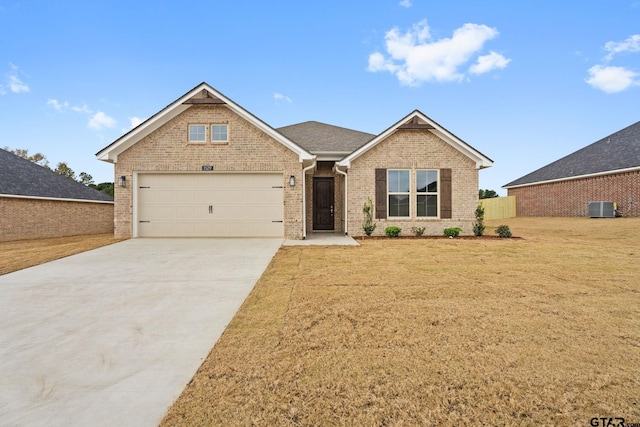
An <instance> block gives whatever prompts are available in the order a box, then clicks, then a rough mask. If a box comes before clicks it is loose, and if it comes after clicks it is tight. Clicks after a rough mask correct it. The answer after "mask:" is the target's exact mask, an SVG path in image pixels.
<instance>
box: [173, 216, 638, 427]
mask: <svg viewBox="0 0 640 427" xmlns="http://www.w3.org/2000/svg"><path fill="white" fill-rule="evenodd" d="M501 223H506V224H508V225H509V226H510V228H511V230H512V231H513V233H514V235H515V236H521V237H523V239H520V240H509V239H495V240H476V241H474V240H468V239H467V240H462V239H442V240H438V239H425V240H415V239H414V240H394V239H389V240H370V241H361V242H360V243H361V244H362V246H361V247H283V248H281V249H280V251H279V252H278V253H277V255H276V256H275V258H274V259H273V261H272V263H271V265H270V267H269V268H268V270H267V271H266V272H265V274H264V275H263V276H262V278H261V279H260V281H259V282H258V284H257V285H256V287H255V289H254V290H253V292H252V293H251V295H250V296H249V297H248V299H247V300H246V301H245V303H244V305H243V306H242V308H241V309H240V311H239V312H238V314H237V315H236V317H235V318H234V319H233V321H232V322H231V324H230V325H229V327H228V328H227V330H226V331H225V333H224V334H223V336H222V337H221V339H220V340H219V342H218V343H217V344H216V345H215V347H214V348H213V350H212V351H211V353H210V355H209V356H208V358H207V359H206V360H205V361H204V363H203V364H202V366H201V368H200V370H199V371H198V373H197V374H196V376H195V377H194V378H193V380H192V381H191V383H190V384H189V385H188V386H187V388H186V389H185V391H184V393H183V394H182V395H181V396H180V398H179V399H178V400H177V401H176V402H175V404H174V405H173V406H172V407H171V408H170V409H169V411H168V414H167V415H166V417H165V419H164V420H163V423H162V425H165V426H168V425H264V426H275V425H292V426H293V425H349V426H351V425H377V426H378V425H416V426H417V425H421V426H424V425H438V424H439V423H441V424H442V425H480V424H485V425H538V424H541V425H589V420H590V419H591V418H594V417H624V418H625V420H626V421H627V422H640V381H638V372H639V370H638V369H639V367H640V263H639V262H638V260H639V259H640V219H625V218H618V219H587V218H559V219H553V218H543V219H538V218H513V219H509V220H501V221H489V222H488V225H489V227H487V234H492V233H493V228H492V227H495V226H497V225H499V224H501ZM212 344H213V343H212Z"/></svg>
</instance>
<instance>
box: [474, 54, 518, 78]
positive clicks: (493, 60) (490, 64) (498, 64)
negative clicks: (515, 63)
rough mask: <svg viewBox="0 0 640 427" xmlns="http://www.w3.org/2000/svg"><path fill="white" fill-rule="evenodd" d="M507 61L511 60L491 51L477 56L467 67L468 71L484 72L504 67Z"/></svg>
mask: <svg viewBox="0 0 640 427" xmlns="http://www.w3.org/2000/svg"><path fill="white" fill-rule="evenodd" d="M509 62H511V60H510V59H508V58H505V57H504V56H502V55H500V54H499V53H496V52H494V51H491V52H489V54H488V55H483V56H479V57H478V60H477V61H476V63H475V64H473V65H472V66H471V67H470V68H469V72H471V73H473V74H484V73H488V72H489V71H492V70H495V69H497V68H505V67H506V66H507V65H508V64H509Z"/></svg>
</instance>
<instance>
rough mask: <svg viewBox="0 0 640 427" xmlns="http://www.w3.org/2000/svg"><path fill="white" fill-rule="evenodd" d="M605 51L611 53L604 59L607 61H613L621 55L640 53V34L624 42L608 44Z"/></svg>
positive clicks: (605, 45)
mask: <svg viewBox="0 0 640 427" xmlns="http://www.w3.org/2000/svg"><path fill="white" fill-rule="evenodd" d="M604 49H605V50H606V51H607V52H609V53H608V54H607V56H605V57H604V59H605V61H611V60H612V59H613V57H614V56H615V55H617V54H619V53H623V52H640V34H634V35H632V36H631V37H628V38H627V39H626V40H625V41H622V42H606V43H605V44H604Z"/></svg>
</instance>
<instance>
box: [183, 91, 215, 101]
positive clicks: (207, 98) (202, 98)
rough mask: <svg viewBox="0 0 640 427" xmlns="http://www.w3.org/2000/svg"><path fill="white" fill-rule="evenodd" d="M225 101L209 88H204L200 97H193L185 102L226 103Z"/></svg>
mask: <svg viewBox="0 0 640 427" xmlns="http://www.w3.org/2000/svg"><path fill="white" fill-rule="evenodd" d="M224 103H225V102H224V101H223V100H221V99H220V98H218V97H216V96H214V95H212V94H211V93H209V91H208V90H206V89H203V90H202V92H200V97H195V96H194V97H193V98H191V99H188V100H186V101H185V102H183V104H224Z"/></svg>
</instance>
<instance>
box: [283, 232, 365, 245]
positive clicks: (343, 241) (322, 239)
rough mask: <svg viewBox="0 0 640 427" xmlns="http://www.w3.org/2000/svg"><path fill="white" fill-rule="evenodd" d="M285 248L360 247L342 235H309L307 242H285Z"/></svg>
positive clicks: (348, 237) (351, 239)
mask: <svg viewBox="0 0 640 427" xmlns="http://www.w3.org/2000/svg"><path fill="white" fill-rule="evenodd" d="M283 246H360V244H359V243H358V242H356V241H355V240H353V238H352V237H350V236H345V235H344V234H342V233H309V234H307V238H306V239H305V240H285V241H284V243H283Z"/></svg>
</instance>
